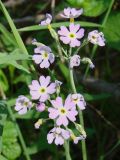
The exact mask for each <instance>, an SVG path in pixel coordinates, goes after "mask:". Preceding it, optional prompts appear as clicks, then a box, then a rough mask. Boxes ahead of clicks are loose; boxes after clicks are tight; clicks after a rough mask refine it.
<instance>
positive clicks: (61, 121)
mask: <svg viewBox="0 0 120 160" xmlns="http://www.w3.org/2000/svg"><path fill="white" fill-rule="evenodd" d="M68 123H69V122H68V119H67V118H66V116H60V117H59V118H58V119H57V120H56V124H57V125H58V126H60V125H62V124H63V125H64V126H67V125H68Z"/></svg>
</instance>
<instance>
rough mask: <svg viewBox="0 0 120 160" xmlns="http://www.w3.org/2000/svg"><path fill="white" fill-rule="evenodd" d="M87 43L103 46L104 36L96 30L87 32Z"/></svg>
mask: <svg viewBox="0 0 120 160" xmlns="http://www.w3.org/2000/svg"><path fill="white" fill-rule="evenodd" d="M88 41H90V42H91V43H93V44H97V45H99V46H105V39H104V34H103V33H102V32H98V31H97V30H94V31H92V32H89V34H88Z"/></svg>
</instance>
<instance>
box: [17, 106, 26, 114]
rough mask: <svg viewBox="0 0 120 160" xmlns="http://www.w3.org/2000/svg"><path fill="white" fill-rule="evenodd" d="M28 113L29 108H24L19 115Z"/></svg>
mask: <svg viewBox="0 0 120 160" xmlns="http://www.w3.org/2000/svg"><path fill="white" fill-rule="evenodd" d="M26 113H27V107H24V108H23V109H21V110H20V111H19V112H18V114H20V115H22V114H26Z"/></svg>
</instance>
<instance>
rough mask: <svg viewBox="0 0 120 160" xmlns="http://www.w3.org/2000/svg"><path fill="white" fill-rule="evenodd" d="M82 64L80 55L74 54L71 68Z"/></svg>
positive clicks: (71, 59)
mask: <svg viewBox="0 0 120 160" xmlns="http://www.w3.org/2000/svg"><path fill="white" fill-rule="evenodd" d="M79 65H80V56H79V55H74V56H72V57H71V58H70V68H73V67H75V66H79Z"/></svg>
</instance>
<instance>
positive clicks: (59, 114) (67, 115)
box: [48, 97, 78, 126]
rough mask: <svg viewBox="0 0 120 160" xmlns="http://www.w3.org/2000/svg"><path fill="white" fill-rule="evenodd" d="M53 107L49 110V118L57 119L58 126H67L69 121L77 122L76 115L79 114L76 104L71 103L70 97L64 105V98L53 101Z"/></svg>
mask: <svg viewBox="0 0 120 160" xmlns="http://www.w3.org/2000/svg"><path fill="white" fill-rule="evenodd" d="M51 103H52V105H53V107H49V108H48V112H49V118H51V119H56V124H57V125H58V126H60V125H64V126H67V125H68V123H69V121H68V120H70V121H72V122H74V121H76V115H77V114H78V112H77V110H76V107H75V104H74V103H73V102H72V101H71V99H70V97H67V98H66V100H65V103H64V105H63V102H62V98H61V97H57V98H56V100H52V101H51Z"/></svg>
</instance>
